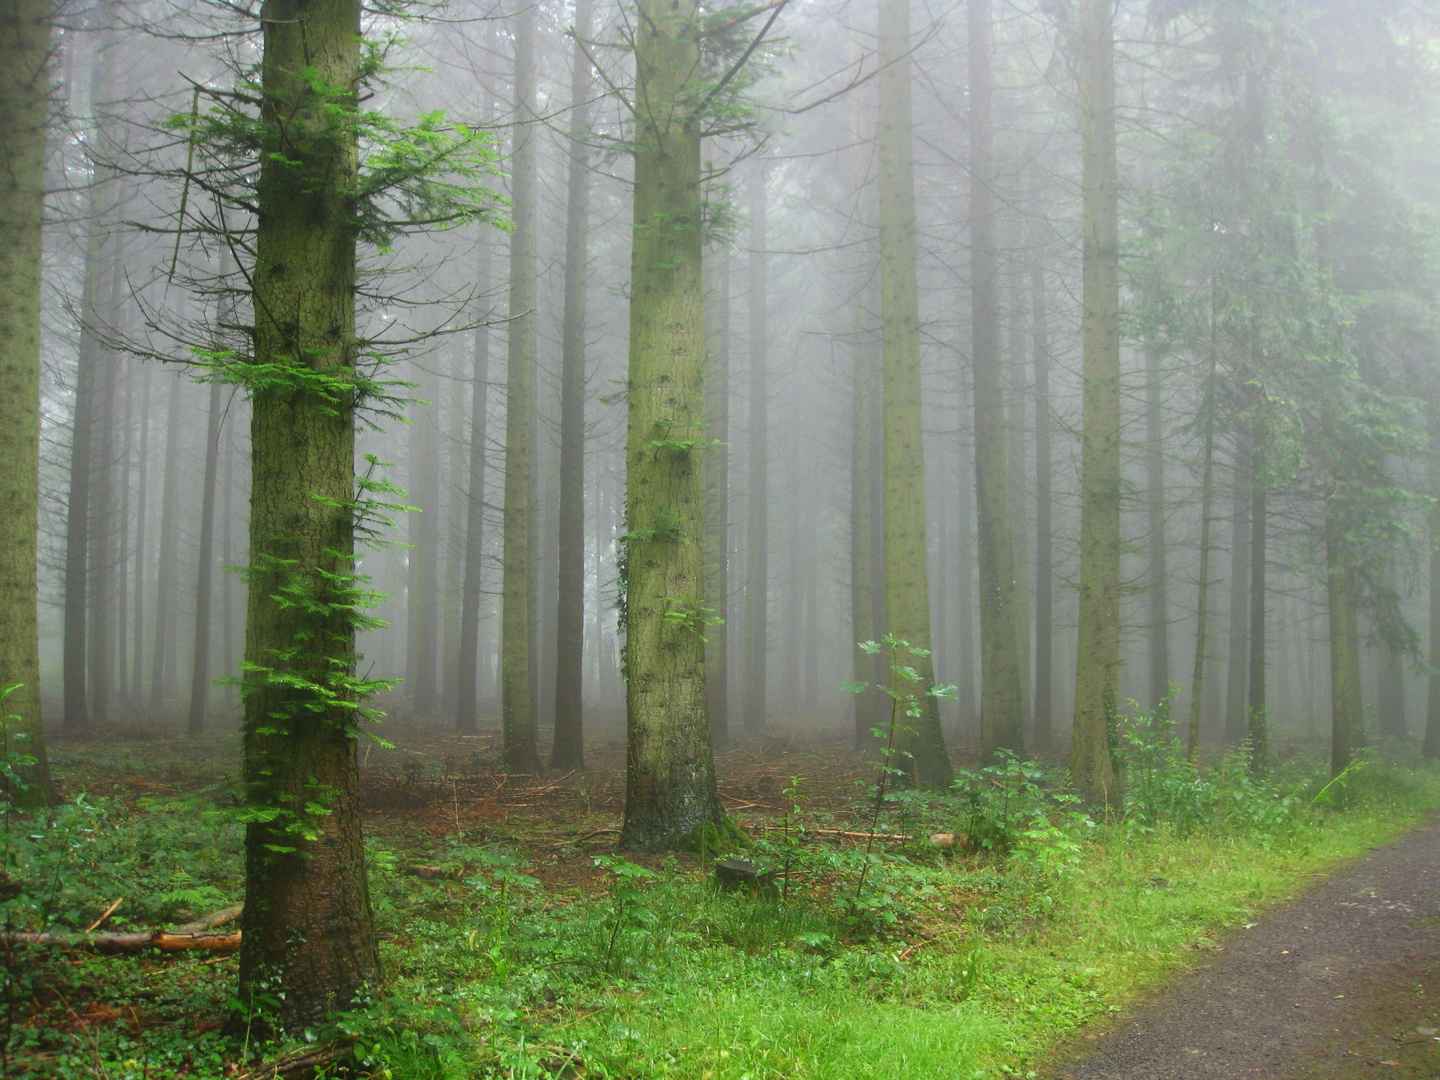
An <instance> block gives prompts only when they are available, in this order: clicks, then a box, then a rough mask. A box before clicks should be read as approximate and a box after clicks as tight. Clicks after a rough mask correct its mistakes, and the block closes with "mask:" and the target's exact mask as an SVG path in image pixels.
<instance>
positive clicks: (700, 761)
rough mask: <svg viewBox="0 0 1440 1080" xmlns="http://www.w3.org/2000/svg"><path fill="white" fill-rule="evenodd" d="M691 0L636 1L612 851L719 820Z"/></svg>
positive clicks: (676, 837)
mask: <svg viewBox="0 0 1440 1080" xmlns="http://www.w3.org/2000/svg"><path fill="white" fill-rule="evenodd" d="M698 18H699V12H698V10H697V3H696V0H640V20H639V26H638V28H637V40H636V46H635V81H636V102H635V104H636V116H637V122H636V125H635V213H634V241H633V247H632V254H631V269H630V281H631V300H630V365H629V379H628V385H629V416H628V424H627V434H626V451H625V476H626V496H625V516H626V524H627V527H628V535H627V537H626V539H625V548H624V551H625V571H626V581H625V641H626V644H625V655H626V671H627V679H626V691H627V692H626V715H627V734H628V744H627V759H626V787H625V824H624V827H623V829H622V831H621V834H620V843H621V846H622V847H627V848H635V849H640V850H656V849H663V848H670V847H674V846H675V845H676V843H678V842H679V841H680V840H681V839H682V838H683V837H685V836H687V835H688V834H691V833H692V832H693V831H694V829H695V828H696V827H697V826H699V825H701V824H704V823H707V822H708V823H711V824H716V825H718V824H719V823H720V822H721V821H722V820H723V818H724V812H723V810H722V809H721V806H720V797H719V794H718V792H717V790H716V787H715V767H714V761H713V757H712V755H711V750H710V723H709V718H708V716H707V715H706V700H705V597H706V593H705V580H704V579H705V561H704V553H703V547H702V544H703V538H704V511H703V505H702V504H703V490H702V478H701V471H702V469H701V462H702V454H701V452H700V444H701V442H702V441H703V439H704V436H705V409H704V399H703V384H702V375H703V371H704V367H705V295H704V283H703V279H702V274H701V244H702V239H701V191H700V128H701V118H700V117H699V116H697V115H696V114H695V113H694V111H693V110H694V109H695V106H696V98H697V96H698V93H699V83H700V80H701V78H702V77H703V76H702V69H701V67H700V57H699V43H698V35H697V28H698Z"/></svg>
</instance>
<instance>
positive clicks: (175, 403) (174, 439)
mask: <svg viewBox="0 0 1440 1080" xmlns="http://www.w3.org/2000/svg"><path fill="white" fill-rule="evenodd" d="M185 387H186V382H185V379H184V377H183V376H180V375H176V376H174V377H173V378H172V379H171V380H170V403H169V406H168V408H167V411H166V417H165V490H164V491H163V492H161V502H160V550H159V552H158V554H157V556H156V562H155V647H154V651H153V653H152V654H151V665H150V712H151V714H152V715H154V716H157V717H158V715H159V713H160V710H161V707H162V706H163V705H164V703H165V690H166V688H167V687H168V686H169V684H170V682H171V681H172V680H173V678H174V673H173V672H172V671H171V670H170V668H171V667H172V666H173V665H172V663H171V659H170V658H171V655H172V653H173V650H174V645H173V638H174V633H173V631H172V630H171V627H170V616H171V610H170V609H171V607H172V606H173V604H174V596H175V584H174V575H173V574H172V573H170V568H171V567H173V566H174V565H175V558H176V548H177V547H178V542H177V536H176V533H177V532H178V530H179V524H180V513H179V503H180V438H181V437H180V395H181V394H182V393H183V392H184V390H185Z"/></svg>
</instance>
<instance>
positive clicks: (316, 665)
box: [239, 0, 380, 1031]
mask: <svg viewBox="0 0 1440 1080" xmlns="http://www.w3.org/2000/svg"><path fill="white" fill-rule="evenodd" d="M360 14H361V2H360V0H266V3H265V5H264V7H263V9H262V19H263V26H264V54H263V57H264V59H263V65H262V74H261V86H262V92H263V95H264V100H263V104H262V111H261V125H262V128H261V130H262V139H263V140H264V148H265V150H266V151H268V152H265V153H263V154H262V155H261V164H260V177H259V184H258V188H257V192H256V200H257V207H258V211H259V213H258V229H257V233H256V237H255V244H256V255H255V270H254V275H253V281H254V289H255V296H254V309H255V313H256V319H255V324H256V325H255V339H254V340H255V344H254V349H255V360H256V362H257V363H260V364H267V365H273V366H275V368H276V370H277V371H283V370H284V369H287V368H289V369H293V370H295V371H296V373H297V378H299V379H301V385H305V383H306V382H307V381H310V380H313V379H314V378H315V377H316V376H321V377H328V378H331V379H335V380H338V381H340V382H347V381H348V380H349V379H350V378H351V377H352V376H353V373H354V369H355V359H356V351H357V347H356V341H355V233H354V230H353V228H352V227H351V225H352V222H351V212H352V208H351V189H352V187H353V185H354V183H355V177H356V165H357V159H358V156H359V148H358V146H357V145H356V135H355V126H354V125H353V123H351V122H350V121H349V120H348V119H346V118H344V117H343V116H342V118H341V119H336V113H337V112H340V113H342V114H343V113H348V112H349V111H350V110H351V109H356V108H358V107H359V103H358V83H359V77H360ZM316 84H320V85H323V86H325V87H343V88H345V91H344V94H343V96H341V97H339V98H338V99H337V96H336V95H335V94H334V93H323V94H322V93H317V92H316V90H315V89H314V88H315V86H316ZM282 125H283V127H282ZM282 146H283V148H284V152H283V153H281V152H280V150H281V147H282ZM321 178H323V181H324V182H320V181H321ZM301 372H303V373H304V374H303V376H301V374H300V373H301ZM282 382H283V380H282ZM251 392H252V405H251V454H252V463H253V464H252V474H251V501H250V580H251V586H252V587H251V588H250V590H249V601H248V604H249V612H248V619H247V625H246V648H245V653H246V660H247V662H248V664H249V665H250V671H249V674H248V677H247V682H248V685H247V689H246V694H245V728H244V743H243V746H244V757H243V761H244V765H243V775H244V781H245V787H246V791H247V795H248V798H249V801H250V805H251V807H252V810H261V811H263V812H261V813H252V816H251V817H250V820H249V824H247V826H246V830H245V913H244V915H243V916H242V920H241V928H242V932H243V937H242V944H241V948H240V995H239V996H240V1000H241V1002H242V1003H243V1005H244V1006H245V1007H246V1008H254V1007H258V1006H259V1004H260V997H259V995H261V994H263V995H265V1000H267V1001H271V1002H275V1003H276V1004H275V1005H274V1006H273V1008H274V1010H275V1016H276V1021H277V1022H278V1024H279V1025H280V1026H281V1027H283V1028H285V1029H287V1030H291V1031H298V1030H300V1029H303V1028H306V1027H310V1026H314V1025H317V1024H319V1023H320V1022H321V1021H322V1020H324V1019H325V1018H326V1017H327V1016H328V1015H330V1014H331V1013H333V1012H334V1011H335V1010H337V1009H343V1008H346V1007H348V1006H349V1005H350V1003H351V1002H352V1001H353V1000H354V999H355V997H356V995H357V994H359V993H360V992H362V991H363V990H364V989H365V987H366V986H367V985H370V984H373V983H374V982H375V981H376V980H377V979H378V978H379V975H380V958H379V954H378V952H377V949H376V941H375V934H374V931H373V928H372V924H371V914H370V895H369V889H368V885H367V882H366V871H365V847H364V842H363V839H362V836H361V822H360V799H359V790H358V787H359V770H358V765H357V761H356V753H355V746H356V739H355V726H356V718H355V714H354V712H353V710H352V709H351V708H349V707H346V706H347V705H348V704H350V703H342V704H340V705H337V704H335V703H333V702H332V701H331V700H330V699H329V698H327V697H326V696H325V695H323V694H317V693H316V692H315V691H314V690H311V689H309V688H308V687H307V686H306V684H307V683H313V682H319V683H320V684H322V685H328V686H331V687H333V686H335V679H336V678H337V675H338V677H339V678H341V679H347V678H349V677H352V676H353V674H354V671H355V663H356V656H355V620H354V615H353V613H352V608H351V605H353V603H354V602H355V599H356V596H355V594H356V591H357V590H358V589H359V588H360V586H359V584H358V583H357V582H356V581H355V579H354V559H353V553H354V526H353V522H352V513H353V511H352V509H351V504H352V503H353V501H354V499H355V498H356V492H355V421H354V414H353V409H352V403H351V402H349V401H348V400H347V401H344V402H343V404H342V407H341V408H339V409H336V408H333V407H331V406H329V405H328V404H327V402H326V401H325V400H323V399H321V398H320V397H319V396H318V395H312V394H310V393H306V392H303V391H302V392H290V391H289V390H287V389H285V388H284V387H283V385H282V387H281V388H280V389H278V390H277V389H275V388H273V386H272V385H260V386H254V387H252V388H251ZM286 591H288V592H290V593H291V594H292V595H293V594H294V593H296V592H297V591H298V592H299V593H301V594H302V595H305V596H307V597H308V598H310V600H311V603H308V604H285V603H281V602H279V601H277V599H276V597H277V596H280V595H282V594H283V593H284V592H286ZM340 693H341V696H342V698H343V697H347V696H349V694H350V692H349V691H346V690H341V691H340ZM352 701H353V699H352ZM315 802H320V803H321V804H322V805H323V806H324V813H323V814H320V815H315V814H313V813H311V812H310V811H309V810H308V807H309V806H310V805H311V804H313V803H315ZM300 808H306V809H300Z"/></svg>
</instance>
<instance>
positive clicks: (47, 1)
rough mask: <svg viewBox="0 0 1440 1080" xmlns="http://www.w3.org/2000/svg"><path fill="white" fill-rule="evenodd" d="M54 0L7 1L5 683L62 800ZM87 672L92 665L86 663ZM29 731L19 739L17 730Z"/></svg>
mask: <svg viewBox="0 0 1440 1080" xmlns="http://www.w3.org/2000/svg"><path fill="white" fill-rule="evenodd" d="M53 14H54V10H53V4H52V2H51V0H3V2H0V462H4V467H3V468H0V687H3V686H12V685H16V686H18V689H16V690H14V691H12V692H11V694H10V695H9V697H7V698H6V699H5V700H4V701H3V702H0V713H3V715H5V716H7V717H11V716H14V717H18V720H16V721H7V724H6V733H7V738H6V739H5V744H6V745H5V749H7V750H10V749H17V750H19V751H20V752H21V753H25V754H30V755H32V756H34V757H35V758H36V765H35V767H34V769H33V770H31V771H30V772H29V775H28V776H26V777H25V781H26V783H27V784H28V785H29V790H28V791H26V792H24V793H23V795H21V793H14V794H16V795H21V799H22V801H23V802H25V803H27V804H39V803H46V802H50V801H52V800H53V799H54V796H55V791H54V787H53V785H52V784H51V781H50V767H49V762H48V759H47V758H46V756H45V741H44V729H43V728H42V726H41V719H40V630H39V614H38V611H39V609H38V603H39V600H38V592H37V588H38V587H37V565H38V564H37V553H38V539H39V490H40V266H41V244H40V236H41V220H42V218H43V216H44V210H45V134H46V129H47V127H48V125H49V119H50V116H49V112H50V18H51V16H52V15H53ZM81 670H82V672H83V670H84V669H83V667H82V668H81ZM16 735H19V736H21V737H23V739H24V740H25V742H24V745H22V746H17V745H16V743H15V741H14V736H16Z"/></svg>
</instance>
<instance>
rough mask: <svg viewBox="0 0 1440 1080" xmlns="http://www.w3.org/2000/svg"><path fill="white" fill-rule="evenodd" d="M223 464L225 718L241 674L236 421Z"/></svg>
mask: <svg viewBox="0 0 1440 1080" xmlns="http://www.w3.org/2000/svg"><path fill="white" fill-rule="evenodd" d="M221 457H222V458H224V461H225V476H224V479H222V480H221V481H220V491H221V492H222V493H223V495H224V498H223V500H222V503H221V507H220V525H221V528H222V530H223V531H222V532H221V534H220V537H221V539H220V565H221V567H222V568H223V571H224V572H223V573H222V574H221V575H220V663H221V666H222V668H223V670H224V672H225V677H226V678H225V690H224V695H223V697H222V699H221V700H222V703H223V709H224V713H225V718H226V719H227V720H228V719H230V718H231V716H232V715H233V710H234V708H235V684H234V682H233V681H232V680H233V679H234V677H235V676H236V675H238V674H239V673H240V665H239V664H238V663H236V657H235V575H234V574H233V573H232V572H231V571H230V567H232V566H234V565H235V541H234V535H235V508H234V499H235V420H234V418H233V417H232V418H231V420H230V423H228V424H226V425H225V447H224V450H222V451H221Z"/></svg>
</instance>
